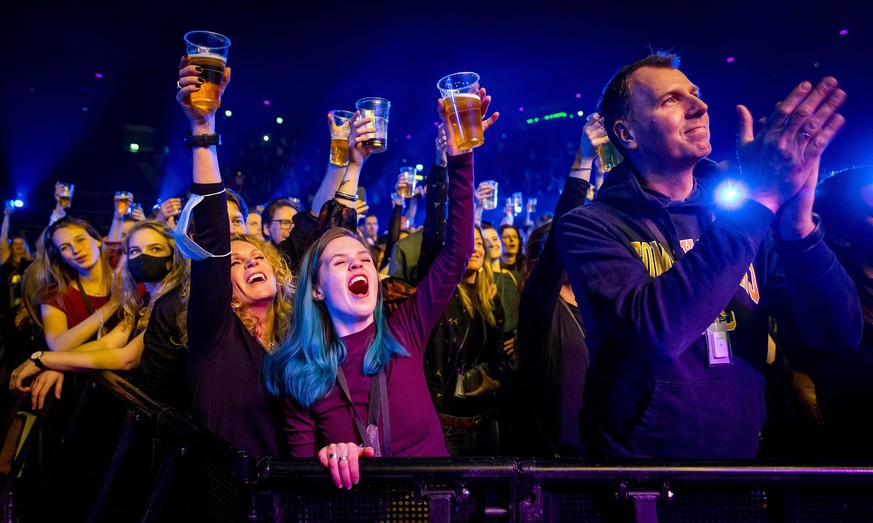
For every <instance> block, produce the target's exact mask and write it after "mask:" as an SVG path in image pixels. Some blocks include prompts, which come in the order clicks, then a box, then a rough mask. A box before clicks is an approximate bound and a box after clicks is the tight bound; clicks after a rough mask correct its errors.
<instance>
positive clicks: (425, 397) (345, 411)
mask: <svg viewBox="0 0 873 523" xmlns="http://www.w3.org/2000/svg"><path fill="white" fill-rule="evenodd" d="M449 180H450V181H449V210H448V216H449V218H448V225H447V234H446V243H445V247H444V248H443V250H442V252H441V253H440V255H439V256H438V257H437V258H436V260H435V261H434V263H433V265H432V266H431V268H430V270H429V271H428V273H427V275H426V276H425V277H424V278H422V280H421V282H420V283H419V284H418V287H417V290H416V292H415V294H413V295H412V297H410V298H409V299H408V300H406V301H405V302H403V304H401V305H400V306H399V307H398V309H397V310H396V311H395V312H394V313H393V314H391V316H390V317H389V318H388V320H387V325H388V329H389V330H390V332H391V335H392V336H394V337H395V338H396V339H397V341H398V342H400V344H401V345H403V347H405V348H406V350H407V351H409V357H408V358H403V357H396V358H394V359H392V360H391V362H390V363H388V366H387V368H386V377H387V381H388V405H389V415H390V418H391V450H392V452H391V456H392V457H446V456H448V452H447V451H446V446H445V442H444V440H443V433H442V430H441V428H440V424H439V419H438V418H437V415H436V410H435V409H434V406H433V402H432V401H431V399H430V394H429V393H428V390H427V385H426V383H425V379H424V362H423V354H424V348H425V345H426V344H427V339H428V337H429V336H430V331H431V329H432V328H433V326H434V324H435V323H436V321H437V320H438V319H439V317H440V315H441V314H442V312H443V309H445V307H446V304H447V303H448V301H449V299H450V298H451V296H452V293H453V292H454V290H455V288H456V287H457V286H458V284H459V283H460V281H461V278H462V277H463V275H464V270H465V269H466V266H467V261H468V260H469V259H470V256H471V255H472V253H473V155H472V154H464V155H460V156H454V157H452V156H450V157H449ZM374 332H375V325H373V324H371V325H370V326H369V327H367V328H366V329H364V330H362V331H360V332H357V333H355V334H351V335H349V336H346V337H344V338H343V343H345V345H346V349H347V352H348V356H347V357H346V360H345V361H344V362H343V364H342V369H343V372H344V373H345V376H346V379H347V380H348V383H349V392H350V393H351V396H352V399H353V401H354V404H355V407H356V408H357V410H358V412H359V413H360V415H361V418H362V419H363V420H364V422H365V423H366V419H367V412H368V409H367V406H368V402H369V395H370V381H371V379H372V378H371V377H369V376H365V375H364V373H363V361H364V353H365V352H366V350H367V346H368V345H369V342H370V339H371V338H372V336H373V334H374ZM284 412H285V428H284V435H285V441H286V442H287V444H288V450H289V452H290V454H291V456H294V457H312V456H315V455H316V454H317V453H318V450H319V449H320V448H321V447H323V446H325V445H328V444H330V443H347V442H350V441H353V442H360V441H361V437H360V436H359V435H358V432H357V430H356V428H355V418H354V414H352V411H351V407H350V405H349V402H348V401H347V400H346V398H345V396H344V395H342V393H341V391H340V388H339V386H337V385H335V386H334V388H333V390H331V392H330V393H329V394H328V396H327V397H326V398H324V399H321V400H319V401H317V402H315V403H314V404H313V405H312V406H311V407H310V408H309V409H304V408H303V407H301V406H300V405H299V404H298V403H297V402H296V401H294V400H293V399H291V398H290V397H286V399H285V405H284Z"/></svg>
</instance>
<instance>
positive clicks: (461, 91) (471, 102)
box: [437, 72, 485, 150]
mask: <svg viewBox="0 0 873 523" xmlns="http://www.w3.org/2000/svg"><path fill="white" fill-rule="evenodd" d="M437 88H438V89H439V90H440V95H441V96H442V98H443V100H444V101H445V112H446V119H447V120H448V122H449V124H450V125H451V126H452V134H453V135H454V137H455V145H457V147H458V148H459V149H464V150H469V149H472V148H474V147H479V146H480V145H482V144H483V143H485V135H484V134H483V129H482V102H481V100H479V75H478V74H476V73H471V72H464V73H453V74H450V75H448V76H444V77H443V78H442V79H440V81H439V82H438V83H437Z"/></svg>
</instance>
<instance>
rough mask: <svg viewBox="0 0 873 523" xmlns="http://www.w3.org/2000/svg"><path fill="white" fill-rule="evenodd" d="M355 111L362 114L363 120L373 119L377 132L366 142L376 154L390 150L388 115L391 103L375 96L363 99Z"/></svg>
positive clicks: (356, 104) (357, 103)
mask: <svg viewBox="0 0 873 523" xmlns="http://www.w3.org/2000/svg"><path fill="white" fill-rule="evenodd" d="M355 109H357V110H358V111H360V112H361V118H372V119H373V121H372V122H371V123H370V124H369V125H372V126H373V127H374V128H375V129H376V131H375V136H374V137H373V138H371V139H369V140H367V141H366V142H365V144H366V145H367V146H369V147H370V148H372V152H374V153H382V152H385V151H386V150H387V149H388V113H389V111H390V110H391V102H389V101H388V100H386V99H384V98H378V97H375V96H372V97H369V98H361V99H360V100H358V101H357V102H355Z"/></svg>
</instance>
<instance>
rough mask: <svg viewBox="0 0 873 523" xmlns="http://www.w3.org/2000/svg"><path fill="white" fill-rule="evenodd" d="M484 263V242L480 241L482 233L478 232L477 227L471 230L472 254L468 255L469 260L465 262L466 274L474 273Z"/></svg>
mask: <svg viewBox="0 0 873 523" xmlns="http://www.w3.org/2000/svg"><path fill="white" fill-rule="evenodd" d="M483 263H485V243H484V242H483V241H482V235H481V234H479V229H474V230H473V254H472V255H470V261H468V262H467V275H468V276H469V275H472V274H476V273H477V272H479V269H481V268H482V264H483Z"/></svg>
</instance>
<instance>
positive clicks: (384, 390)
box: [336, 366, 391, 457]
mask: <svg viewBox="0 0 873 523" xmlns="http://www.w3.org/2000/svg"><path fill="white" fill-rule="evenodd" d="M336 379H337V381H338V382H339V386H340V389H341V390H342V392H343V395H344V396H345V397H346V399H347V400H348V401H349V405H350V406H351V407H352V413H353V414H354V416H355V426H356V427H357V429H358V435H359V436H360V437H361V440H362V441H363V443H364V445H365V446H368V447H374V448H375V447H376V445H374V442H373V441H372V439H371V438H370V431H369V430H368V427H378V426H379V417H380V415H381V418H382V438H381V439H382V441H381V442H379V443H381V450H382V452H381V453H380V454H381V456H382V457H388V456H390V455H391V418H390V417H389V414H388V384H387V380H386V378H385V370H384V369H383V370H381V371H379V374H378V375H377V376H374V377H373V379H372V380H371V381H370V399H369V403H368V405H367V425H368V427H365V426H364V421H363V419H362V418H361V414H360V413H359V412H358V409H357V408H356V407H355V402H354V401H352V395H351V392H350V391H349V383H348V381H346V375H345V373H344V372H343V369H342V367H340V366H337V368H336Z"/></svg>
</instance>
